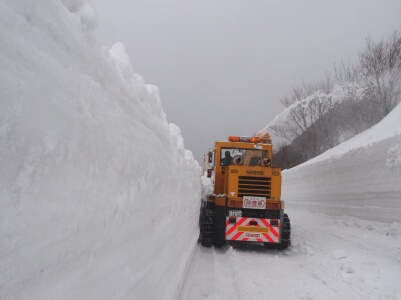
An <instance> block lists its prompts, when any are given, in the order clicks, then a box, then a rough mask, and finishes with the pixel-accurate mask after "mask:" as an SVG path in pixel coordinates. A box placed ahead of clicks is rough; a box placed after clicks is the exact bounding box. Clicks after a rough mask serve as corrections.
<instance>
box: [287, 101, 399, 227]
mask: <svg viewBox="0 0 401 300" xmlns="http://www.w3.org/2000/svg"><path fill="white" fill-rule="evenodd" d="M283 198H284V199H286V200H287V204H288V205H289V207H290V208H291V207H295V206H296V207H298V208H306V209H310V210H313V211H316V212H321V213H325V214H336V215H338V214H346V215H352V216H357V217H361V218H365V219H369V220H378V221H396V222H400V220H401V105H398V106H397V107H396V108H395V109H394V110H393V111H392V112H391V113H390V114H389V115H388V116H387V117H386V118H384V119H383V120H382V121H381V122H380V123H378V124H377V125H375V126H374V127H372V128H371V129H369V130H367V131H365V132H363V133H361V134H359V135H358V136H355V137H354V138H352V139H350V140H348V141H347V142H345V143H342V144H340V145H338V146H337V147H335V148H333V149H331V150H329V151H327V152H325V153H323V154H322V155H320V156H318V157H316V158H314V159H312V160H310V161H307V162H305V163H304V164H302V165H299V166H297V167H295V168H293V169H290V170H287V171H284V172H283Z"/></svg>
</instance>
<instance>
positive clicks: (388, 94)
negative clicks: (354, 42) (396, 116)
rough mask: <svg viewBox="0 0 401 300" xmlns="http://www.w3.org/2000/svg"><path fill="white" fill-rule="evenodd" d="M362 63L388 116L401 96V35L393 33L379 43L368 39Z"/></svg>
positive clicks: (361, 57) (365, 73)
mask: <svg viewBox="0 0 401 300" xmlns="http://www.w3.org/2000/svg"><path fill="white" fill-rule="evenodd" d="M360 63H361V66H362V68H363V71H364V75H365V76H366V79H367V81H368V82H369V81H370V83H371V85H370V87H371V88H372V89H373V90H371V91H370V93H371V94H374V96H376V98H377V101H379V102H380V103H381V105H382V109H383V112H384V113H385V114H388V113H389V112H390V111H391V110H392V109H393V108H394V107H395V106H396V105H397V104H398V103H399V101H400V99H399V97H400V94H401V34H400V32H397V31H395V32H393V34H392V35H390V36H389V37H388V38H387V39H386V40H381V41H379V42H377V43H375V42H373V41H372V39H371V38H367V39H366V48H365V50H364V51H363V52H362V53H361V55H360Z"/></svg>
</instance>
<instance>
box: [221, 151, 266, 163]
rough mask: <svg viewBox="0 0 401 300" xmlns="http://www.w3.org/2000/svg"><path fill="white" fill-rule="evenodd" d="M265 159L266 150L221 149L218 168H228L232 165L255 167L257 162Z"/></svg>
mask: <svg viewBox="0 0 401 300" xmlns="http://www.w3.org/2000/svg"><path fill="white" fill-rule="evenodd" d="M265 157H268V151H267V150H258V149H241V148H221V152H220V166H229V165H232V164H236V165H244V166H257V165H258V163H259V160H260V159H262V158H265Z"/></svg>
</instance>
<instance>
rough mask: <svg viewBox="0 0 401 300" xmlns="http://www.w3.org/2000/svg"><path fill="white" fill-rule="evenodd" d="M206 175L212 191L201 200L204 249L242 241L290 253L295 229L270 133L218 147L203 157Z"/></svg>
mask: <svg viewBox="0 0 401 300" xmlns="http://www.w3.org/2000/svg"><path fill="white" fill-rule="evenodd" d="M203 174H204V176H205V177H207V178H209V182H210V184H211V188H210V189H209V190H210V192H209V193H207V194H205V195H203V197H202V204H201V211H200V218H199V225H200V237H199V240H200V242H201V244H202V246H205V247H211V246H212V245H214V246H216V247H221V246H223V245H224V244H225V243H226V241H238V242H258V243H263V244H264V245H265V247H266V248H276V249H285V248H287V247H288V245H289V244H290V235H291V224H290V219H289V218H288V215H287V214H285V213H284V201H283V200H281V169H280V168H273V167H272V144H271V140H270V136H269V135H268V133H264V134H263V135H262V136H254V137H239V136H229V137H228V141H224V142H221V141H220V142H215V144H214V147H213V148H211V149H209V152H208V153H207V155H205V158H204V167H203Z"/></svg>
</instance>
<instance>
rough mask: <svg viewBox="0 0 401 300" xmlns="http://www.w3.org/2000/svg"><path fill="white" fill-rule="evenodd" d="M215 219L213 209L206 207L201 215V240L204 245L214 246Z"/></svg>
mask: <svg viewBox="0 0 401 300" xmlns="http://www.w3.org/2000/svg"><path fill="white" fill-rule="evenodd" d="M213 220H214V213H213V211H212V210H210V209H208V208H205V209H204V210H203V212H202V213H201V216H200V230H199V232H200V236H199V240H200V243H201V245H202V246H203V247H212V245H213Z"/></svg>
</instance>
